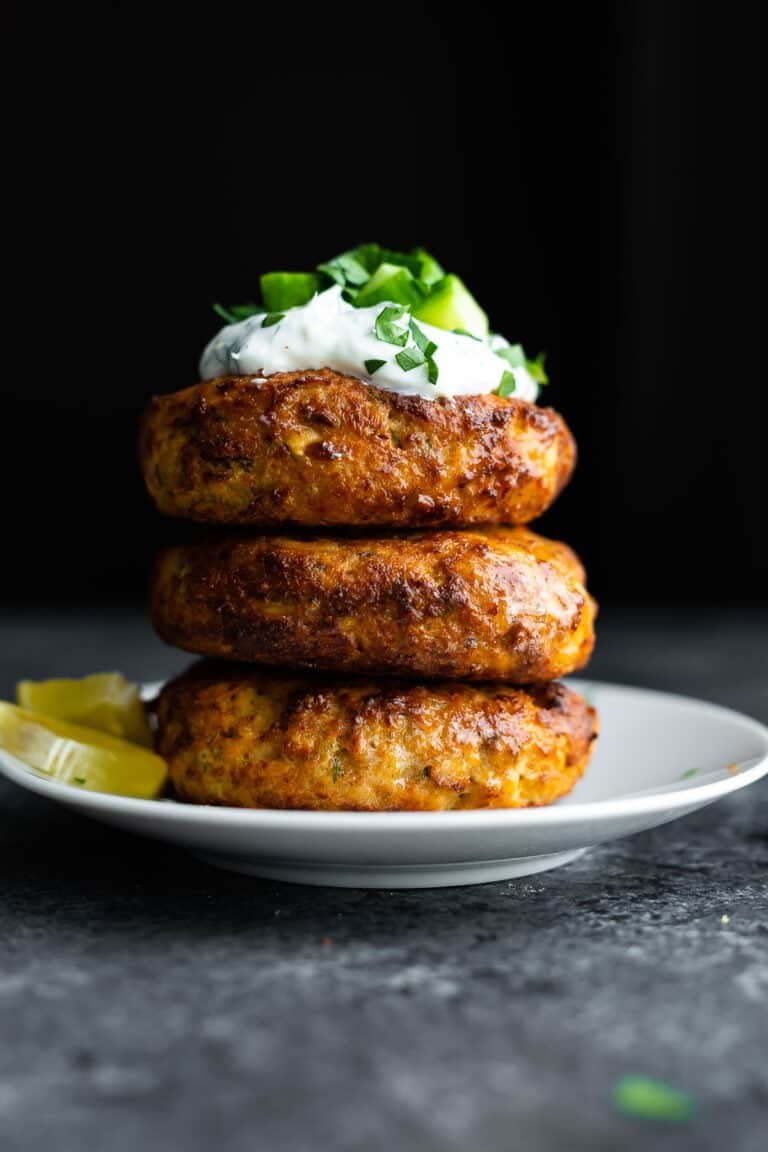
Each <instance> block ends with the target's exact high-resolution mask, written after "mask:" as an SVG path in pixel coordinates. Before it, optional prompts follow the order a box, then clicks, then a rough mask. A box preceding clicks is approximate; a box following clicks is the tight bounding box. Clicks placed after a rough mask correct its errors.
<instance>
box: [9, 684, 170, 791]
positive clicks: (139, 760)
mask: <svg viewBox="0 0 768 1152" xmlns="http://www.w3.org/2000/svg"><path fill="white" fill-rule="evenodd" d="M0 747H2V748H4V749H5V750H6V752H10V753H11V755H12V756H16V757H17V758H18V759H19V760H22V761H24V763H25V764H28V765H29V766H30V767H31V768H35V769H36V770H37V771H38V772H42V773H44V774H45V775H46V776H50V777H51V778H52V779H54V780H59V781H61V782H62V783H64V784H73V785H74V786H75V787H78V788H87V789H89V790H91V791H93V792H113V793H115V794H116V795H118V796H138V797H142V798H145V799H151V798H152V797H153V796H157V794H158V792H159V791H160V789H161V788H162V787H163V784H164V783H165V779H166V775H167V769H166V766H165V761H164V760H161V759H160V757H159V756H156V755H155V754H154V752H149V751H148V750H147V749H146V748H142V747H140V746H139V745H138V744H129V743H128V741H127V740H120V739H118V737H116V736H110V735H108V734H107V733H106V732H98V731H96V730H95V729H93V728H84V727H82V726H81V725H79V724H69V723H68V722H67V721H64V720H58V719H56V718H54V717H52V716H41V715H39V714H38V713H36V712H27V711H26V710H25V709H23V708H18V707H16V705H15V704H7V703H6V702H5V701H0Z"/></svg>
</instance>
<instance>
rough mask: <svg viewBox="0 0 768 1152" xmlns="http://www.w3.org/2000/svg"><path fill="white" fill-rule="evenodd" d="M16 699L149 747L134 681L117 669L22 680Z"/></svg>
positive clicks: (22, 704)
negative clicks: (71, 676) (64, 677)
mask: <svg viewBox="0 0 768 1152" xmlns="http://www.w3.org/2000/svg"><path fill="white" fill-rule="evenodd" d="M16 702H17V704H19V706H20V707H21V708H26V709H27V710H28V711H29V712H39V713H40V714H41V715H43V716H51V717H53V719H55V720H71V721H72V723H73V724H84V725H85V726H86V728H98V730H99V731H100V732H109V733H110V734H111V735H112V736H119V737H121V739H123V740H130V741H131V743H132V744H142V745H144V747H145V748H151V747H152V733H151V731H150V728H149V723H148V722H147V716H146V713H145V711H144V705H143V704H142V702H141V697H140V695H139V688H138V685H137V684H132V683H131V682H130V681H129V680H126V679H125V677H124V676H121V675H120V673H119V672H101V673H99V674H97V675H96V676H84V677H83V678H82V680H22V681H20V683H19V684H17V685H16Z"/></svg>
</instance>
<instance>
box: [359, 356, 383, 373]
mask: <svg viewBox="0 0 768 1152" xmlns="http://www.w3.org/2000/svg"><path fill="white" fill-rule="evenodd" d="M363 363H364V364H365V370H366V372H367V373H368V375H369V376H373V375H374V373H376V372H378V370H379V368H383V367H384V365H385V364H386V360H365V361H363Z"/></svg>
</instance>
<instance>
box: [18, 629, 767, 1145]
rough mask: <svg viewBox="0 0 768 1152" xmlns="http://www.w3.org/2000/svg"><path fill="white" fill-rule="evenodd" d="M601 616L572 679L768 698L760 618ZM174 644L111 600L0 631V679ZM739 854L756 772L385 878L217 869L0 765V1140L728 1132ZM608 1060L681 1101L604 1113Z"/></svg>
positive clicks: (414, 1138)
mask: <svg viewBox="0 0 768 1152" xmlns="http://www.w3.org/2000/svg"><path fill="white" fill-rule="evenodd" d="M601 624H602V627H601V638H600V646H599V651H598V655H597V656H596V658H595V661H594V664H593V666H592V668H591V673H592V675H594V676H595V677H602V678H605V679H617V680H622V681H625V682H634V683H642V684H647V685H650V686H653V687H659V688H667V689H672V690H677V691H683V692H687V693H689V694H692V695H700V696H703V697H706V698H709V699H713V700H717V701H719V702H721V703H725V704H729V705H731V706H733V707H737V708H740V709H742V710H743V711H746V712H750V713H752V714H753V715H755V716H758V717H759V718H761V719H762V720H764V721H768V617H767V616H766V615H765V614H759V613H754V614H752V615H738V614H730V615H728V614H725V615H718V614H716V613H714V614H707V615H706V616H702V617H701V618H699V619H691V621H690V622H689V623H688V624H687V625H683V624H681V623H680V622H679V617H678V620H677V622H675V619H674V617H672V616H669V617H664V616H662V615H660V614H656V615H653V614H651V613H648V612H646V613H645V614H644V615H642V616H639V615H634V616H624V617H618V616H614V617H613V618H612V617H611V615H610V613H604V615H603V619H602V621H601ZM185 662H186V661H185V658H184V657H183V656H180V655H178V654H176V653H173V652H170V651H168V650H167V649H163V648H162V647H161V646H160V645H159V644H158V643H157V642H156V641H154V640H153V639H152V637H151V635H150V633H149V630H148V628H147V626H146V624H144V623H143V621H141V620H140V619H139V618H138V617H136V618H129V617H123V618H120V617H117V616H113V617H103V618H100V619H99V618H95V617H91V618H89V619H78V618H73V617H70V618H69V619H65V618H55V617H50V618H48V619H44V618H40V617H32V616H27V617H26V618H25V617H17V618H15V619H7V620H6V621H5V623H4V624H3V625H2V628H1V629H0V694H3V695H7V694H8V693H9V691H10V689H11V688H12V684H13V681H14V680H15V679H16V678H17V677H18V676H20V675H22V674H23V675H32V676H38V675H45V674H52V673H63V672H69V673H72V674H78V673H82V672H85V671H93V670H95V669H99V668H104V667H108V666H119V667H121V668H122V669H123V670H124V671H125V672H126V673H127V674H129V675H133V676H138V677H143V678H155V677H159V676H163V675H165V674H167V673H168V672H171V671H174V670H176V669H178V668H179V667H181V666H183V665H184V663H185ZM767 864H768V787H767V786H766V785H765V784H760V785H757V786H755V787H754V788H752V789H749V790H747V791H745V792H744V793H740V794H738V795H736V796H734V797H732V798H731V799H728V800H726V801H723V802H721V803H719V804H717V805H714V806H712V807H710V808H707V809H705V810H703V811H702V812H700V813H697V814H696V815H694V816H692V817H689V818H687V819H685V820H683V821H680V822H677V823H673V824H670V825H668V826H666V827H663V828H660V829H658V830H656V831H654V832H650V833H645V834H643V835H640V836H636V837H633V838H631V839H627V840H624V841H621V842H619V843H617V844H615V845H612V846H608V847H606V848H601V849H597V850H594V851H592V852H591V853H590V854H588V855H587V856H586V857H584V858H582V859H581V860H579V861H578V862H576V863H575V864H573V865H571V866H570V867H568V868H566V869H562V870H560V871H556V872H552V873H548V874H544V875H542V876H536V877H532V878H531V879H530V880H523V881H516V882H510V883H500V884H494V885H487V886H482V887H477V888H467V889H443V890H435V891H420V892H411V893H409V892H397V893H387V892H372V893H366V892H357V891H343V890H322V889H309V888H298V887H290V886H281V885H278V884H275V883H269V882H259V881H256V880H249V879H246V878H241V877H238V876H233V875H227V874H224V873H218V872H216V871H214V870H212V869H208V868H206V867H204V866H203V865H201V864H198V863H195V862H194V861H192V860H189V859H187V858H186V857H184V856H183V855H181V854H178V853H176V852H173V851H171V850H165V849H163V848H162V847H159V846H157V845H152V844H148V843H144V842H142V841H140V840H136V839H132V838H130V837H128V836H122V835H120V834H118V833H116V832H112V831H109V830H106V829H101V828H100V827H98V826H97V825H95V824H89V823H87V822H85V821H80V820H78V819H76V818H75V817H73V816H69V815H67V814H66V813H64V812H63V811H59V810H58V809H56V808H54V807H53V806H51V805H48V804H47V803H46V802H44V801H42V800H39V799H36V798H34V797H32V796H28V795H26V794H24V793H22V792H21V791H18V790H15V789H13V788H12V787H10V786H8V785H6V784H0V875H1V877H2V898H1V899H0V1149H1V1150H2V1152H21V1150H22V1149H24V1150H25V1152H26V1150H29V1149H32V1150H33V1152H34V1150H36V1149H38V1148H39V1149H46V1150H50V1152H54V1150H55V1152H70V1150H72V1152H74V1150H77V1152H81V1150H82V1149H95V1150H97V1152H101V1150H105V1152H129V1150H130V1152H135V1150H137V1149H143V1150H147V1152H155V1150H160V1149H164V1150H166V1149H176V1148H178V1149H183V1150H184V1152H198V1150H201V1152H202V1150H203V1149H206V1150H207V1149H213V1148H215V1149H217V1150H222V1152H246V1150H247V1152H253V1150H254V1149H262V1148H263V1149H265V1150H269V1152H289V1150H290V1152H294V1150H296V1152H301V1150H303V1149H317V1148H328V1149H333V1150H336V1149H338V1150H340V1152H347V1150H350V1152H351V1150H353V1149H355V1150H356V1149H366V1150H368V1152H379V1150H382V1152H384V1150H386V1152H391V1150H393V1149H395V1150H403V1152H411V1150H413V1152H416V1150H418V1152H433V1150H434V1152H450V1150H452V1149H462V1150H465V1149H466V1148H467V1147H468V1146H469V1147H471V1148H473V1149H479V1150H483V1152H485V1150H488V1152H497V1150H498V1152H501V1150H507V1149H520V1150H522V1152H535V1150H537V1149H543V1150H547V1152H549V1150H552V1152H560V1150H561V1149H562V1150H568V1152H581V1150H582V1149H584V1150H587V1149H589V1150H594V1149H598V1150H601V1149H611V1150H613V1149H617V1148H622V1149H628V1150H633V1149H638V1150H639V1149H643V1150H645V1149H648V1148H649V1147H650V1148H653V1149H661V1150H662V1152H663V1150H666V1149H673V1148H674V1149H681V1148H682V1149H696V1150H702V1152H708V1150H710V1149H712V1150H713V1152H714V1150H715V1149H718V1150H719V1149H721V1148H723V1147H728V1148H729V1149H738V1150H742V1149H743V1150H745V1152H752V1150H755V1152H757V1150H758V1149H761V1150H762V1148H763V1147H764V1146H765V1143H766V1132H768V1007H767V1005H768V894H767V882H768V869H767V868H766V865H767ZM724 915H727V916H728V917H729V918H730V919H729V922H728V923H726V924H724V923H722V922H721V917H722V916H724ZM634 1072H639V1073H645V1074H649V1075H652V1076H656V1077H661V1078H664V1079H666V1080H669V1081H671V1082H673V1083H674V1084H676V1085H679V1086H680V1087H683V1088H686V1089H688V1090H689V1091H691V1092H693V1093H694V1094H695V1095H696V1097H697V1098H698V1100H699V1102H700V1115H699V1118H698V1119H697V1120H696V1121H694V1122H693V1123H692V1124H691V1125H689V1126H686V1127H666V1126H661V1125H652V1124H650V1123H649V1122H643V1121H639V1120H636V1119H631V1118H628V1117H625V1116H623V1115H620V1114H618V1113H617V1112H616V1111H614V1110H613V1108H612V1106H611V1087H612V1085H613V1084H614V1082H615V1081H616V1079H617V1078H618V1077H620V1076H622V1075H624V1074H626V1073H634Z"/></svg>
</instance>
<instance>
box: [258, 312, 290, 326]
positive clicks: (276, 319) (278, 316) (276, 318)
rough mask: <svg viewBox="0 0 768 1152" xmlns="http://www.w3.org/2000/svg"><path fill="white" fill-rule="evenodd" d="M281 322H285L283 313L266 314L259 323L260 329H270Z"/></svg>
mask: <svg viewBox="0 0 768 1152" xmlns="http://www.w3.org/2000/svg"><path fill="white" fill-rule="evenodd" d="M281 320H285V312H267V314H266V316H265V317H264V319H263V320H262V322H261V326H262V328H272V327H273V325H275V324H279V323H280V321H281Z"/></svg>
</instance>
